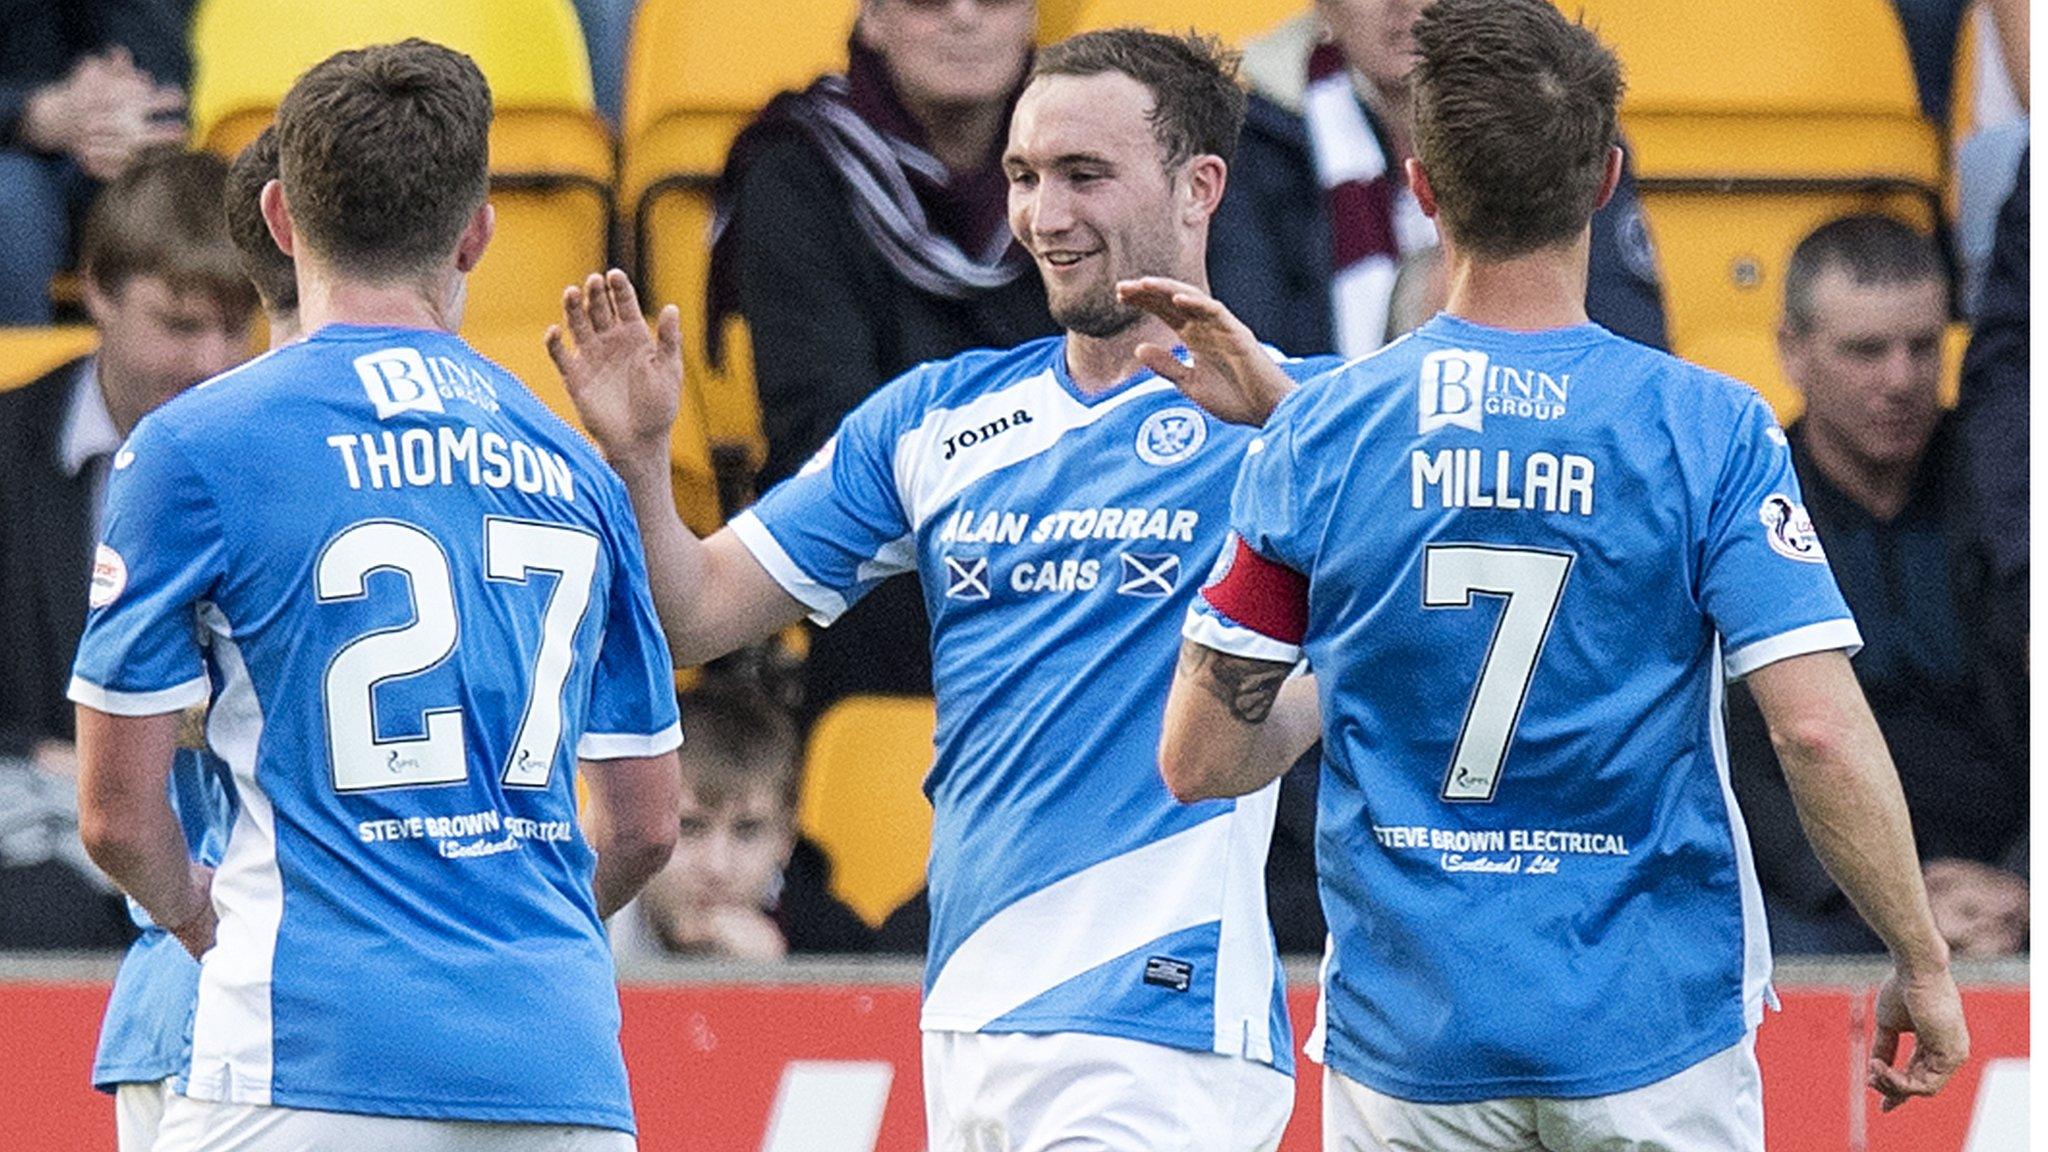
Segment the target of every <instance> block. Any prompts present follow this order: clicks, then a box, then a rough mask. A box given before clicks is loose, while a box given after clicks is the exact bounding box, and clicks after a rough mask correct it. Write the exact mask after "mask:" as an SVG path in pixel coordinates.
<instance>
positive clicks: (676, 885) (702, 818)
mask: <svg viewBox="0 0 2048 1152" xmlns="http://www.w3.org/2000/svg"><path fill="white" fill-rule="evenodd" d="M681 704H682V711H683V723H684V725H685V726H686V727H687V730H688V738H687V739H685V740H684V741H683V748H682V751H681V752H680V753H679V755H680V756H681V758H682V773H683V814H682V834H681V835H680V836H679V837H678V838H677V840H676V850H675V854H674V855H673V856H671V857H670V858H669V862H668V865H667V866H666V867H664V868H663V869H662V870H661V871H660V872H658V873H656V874H655V876H654V878H653V879H652V880H649V881H648V882H647V887H646V888H645V889H643V890H642V891H641V893H640V895H639V897H638V898H636V899H635V900H634V901H633V902H632V903H631V904H628V905H627V906H626V907H624V908H622V909H620V910H619V912H618V914H617V915H615V916H613V917H612V920H611V932H612V943H613V947H614V949H615V950H617V951H618V952H619V953H620V954H621V955H671V956H707V957H708V956H715V957H724V958H728V959H736V960H780V959H782V958H783V957H784V956H787V955H790V954H792V953H807V952H865V951H868V950H869V948H870V947H872V942H873V931H872V930H871V929H869V928H868V926H867V923H866V922H865V921H863V920H862V919H861V918H860V915H859V914H858V913H856V912H855V911H854V910H853V909H851V908H849V907H847V906H846V904H844V903H843V902H841V901H840V900H839V898H838V897H836V896H834V895H832V892H831V886H832V864H831V861H830V860H828V859H827V858H826V856H825V853H824V851H823V850H822V849H820V848H819V847H818V846H817V845H816V844H814V843H812V842H811V841H809V840H807V839H804V838H802V837H801V836H799V835H798V834H797V830H796V799H797V787H798V783H799V780H800V771H799V758H800V756H801V749H802V745H801V742H800V741H799V739H798V738H797V733H796V728H795V726H794V725H793V724H792V723H791V722H790V718H789V716H788V714H787V713H785V712H783V711H782V710H781V709H780V708H778V707H776V706H775V705H774V704H773V703H771V702H770V701H769V700H768V699H767V697H766V696H764V695H762V694H761V693H760V692H758V691H756V690H753V689H751V688H745V687H738V686H734V685H730V684H722V683H720V684H710V685H706V686H703V687H699V688H697V689H694V690H692V691H689V692H685V693H683V695H682V698H681Z"/></svg>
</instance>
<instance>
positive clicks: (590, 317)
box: [546, 268, 683, 467]
mask: <svg viewBox="0 0 2048 1152" xmlns="http://www.w3.org/2000/svg"><path fill="white" fill-rule="evenodd" d="M564 328H566V329H567V331H568V339H566V340H565V339H564V338H563V330H564ZM546 340H547V346H548V355H549V356H550V357H552V358H553V359H554V362H555V370H556V371H557V372H560V373H561V374H562V383H563V384H564V385H566V386H567V387H568V390H569V400H570V402H571V403H573V404H575V405H576V412H577V414H578V415H579V416H581V417H582V418H583V427H584V428H585V429H586V430H587V431H588V432H589V433H590V437H591V439H593V440H595V441H597V446H598V449H599V450H600V451H602V452H603V453H604V455H605V458H606V459H608V460H610V461H611V462H612V465H613V466H614V467H620V466H622V465H624V464H627V463H643V464H644V463H646V462H648V461H649V460H650V459H658V460H660V461H662V462H664V464H665V462H666V461H667V459H668V442H669V429H670V428H671V427H672V426H673V425H674V424H675V420H676V411H677V406H678V404H679V403H680V392H681V388H682V383H683V334H682V318H681V316H680V314H679V313H678V312H677V311H676V306H675V305H673V304H671V305H669V306H668V307H666V308H663V309H662V310H661V316H660V317H659V318H658V319H657V320H656V322H655V327H654V331H652V332H650V331H649V330H648V327H647V321H646V320H644V319H642V317H641V313H640V296H639V294H638V293H637V292H635V291H634V290H633V282H632V280H630V279H629V278H627V276H626V274H625V273H624V272H621V271H619V270H618V269H616V268H614V269H612V270H611V271H610V272H608V273H605V274H603V275H598V274H596V273H593V274H591V276H590V278H589V279H587V280H585V281H584V282H583V283H582V284H581V285H580V286H579V285H571V286H570V287H568V288H567V289H564V290H563V292H562V323H561V324H551V325H549V326H548V331H547V336H546Z"/></svg>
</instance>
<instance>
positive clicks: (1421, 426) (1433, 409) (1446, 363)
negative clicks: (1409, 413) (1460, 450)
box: [1415, 348, 1572, 435]
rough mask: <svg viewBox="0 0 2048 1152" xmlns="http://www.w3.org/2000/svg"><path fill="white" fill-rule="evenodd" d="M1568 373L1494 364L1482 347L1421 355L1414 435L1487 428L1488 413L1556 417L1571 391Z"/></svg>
mask: <svg viewBox="0 0 2048 1152" xmlns="http://www.w3.org/2000/svg"><path fill="white" fill-rule="evenodd" d="M1571 382H1572V378H1571V375H1570V374H1569V373H1567V374H1564V375H1558V376H1552V375H1551V374H1550V373H1548V372H1544V371H1542V370H1540V369H1535V368H1516V367H1512V366H1510V365H1506V364H1497V363H1494V362H1493V360H1492V359H1491V358H1490V357H1488V355H1487V354H1486V353H1484V352H1478V351H1474V350H1471V349H1467V348H1446V349H1443V350H1441V351H1436V352H1431V353H1430V354H1428V355H1427V356H1424V357H1423V358H1422V369H1421V372H1420V373H1419V375H1418V377H1417V380H1416V384H1417V387H1416V402H1417V403H1416V409H1417V410H1416V421H1415V430H1416V432H1417V433H1418V434H1422V435H1427V434H1428V433H1431V432H1434V431H1436V430H1437V429H1439V428H1443V427H1447V426H1449V427H1458V428H1466V429H1469V430H1471V431H1473V432H1484V431H1485V430H1486V418H1487V417H1488V416H1494V417H1507V418H1512V419H1517V420H1555V419H1557V418H1558V417H1560V416H1563V415H1564V412H1565V401H1566V399H1567V397H1568V396H1569V395H1570V391H1571Z"/></svg>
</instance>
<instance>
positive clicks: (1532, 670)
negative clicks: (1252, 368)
mask: <svg viewBox="0 0 2048 1152" xmlns="http://www.w3.org/2000/svg"><path fill="white" fill-rule="evenodd" d="M1232 527H1233V529H1234V531H1235V532H1236V533H1237V534H1238V536H1239V538H1240V539H1239V541H1238V543H1237V544H1235V545H1234V553H1233V556H1232V557H1231V558H1230V559H1229V565H1230V567H1229V569H1228V571H1226V572H1224V573H1223V574H1221V576H1220V577H1218V578H1217V579H1215V580H1214V581H1212V583H1211V585H1210V587H1209V588H1207V589H1206V590H1205V591H1204V594H1203V598H1202V600H1201V601H1200V602H1199V604H1198V606H1197V609H1196V610H1195V611H1194V612H1193V613H1192V614H1191V616H1190V619H1189V621H1188V626H1187V634H1188V635H1189V637H1190V638H1192V639H1195V640H1197V641H1199V642H1202V643H1206V644H1208V645H1210V646H1211V647H1215V648H1218V649H1221V650H1224V651H1229V652H1232V653H1234V654H1237V655H1241V656H1249V657H1255V658H1263V659H1269V660H1286V661H1291V660H1293V659H1295V658H1297V657H1298V656H1299V655H1302V654H1304V653H1305V654H1306V655H1307V657H1308V661H1309V665H1310V667H1311V668H1312V669H1313V670H1314V672H1315V674H1316V677H1317V684H1318V692H1319V695H1320V700H1321V704H1322V716H1323V726H1324V733H1325V739H1324V772H1323V786H1322V790H1321V793H1320V799H1319V804H1320V811H1319V813H1318V824H1317V841H1318V843H1317V864H1318V869H1319V874H1320V882H1321V884H1322V887H1323V904H1324V907H1325V909H1326V910H1327V911H1328V913H1329V920H1330V931H1331V934H1332V953H1331V955H1330V957H1329V962H1328V966H1327V969H1326V973H1325V981H1324V1010H1325V1028H1324V1035H1323V1037H1322V1042H1323V1058H1324V1059H1325V1060H1326V1061H1327V1062H1328V1064H1329V1066H1330V1067H1332V1068H1334V1069H1336V1070H1337V1071H1339V1072H1341V1073H1343V1074H1345V1075H1347V1076H1349V1077H1351V1078H1353V1079H1355V1080H1358V1081H1361V1082H1363V1083H1365V1084H1367V1085H1369V1086H1371V1087H1373V1088H1375V1089H1377V1090H1379V1091H1381V1092H1384V1093H1387V1094H1388V1095H1392V1096H1395V1097H1399V1098H1402V1099H1408V1100H1418V1101H1428V1102H1460V1101H1471V1100H1481V1099H1490V1098H1499V1097H1517V1096H1559V1097H1585V1096H1598V1095H1605V1094H1608V1093H1613V1092H1620V1091H1625V1090H1628V1089H1631V1088H1635V1087H1639V1086H1641V1085H1644V1084H1647V1083H1650V1082H1652V1081H1655V1080H1659V1079H1662V1078H1664V1077H1667V1076H1670V1075H1672V1074H1674V1073H1676V1072H1678V1071H1680V1070H1682V1069H1684V1068H1686V1067H1688V1066H1690V1065H1691V1064H1693V1063H1695V1062H1697V1061H1699V1060H1701V1059H1703V1058H1705V1057H1706V1056H1708V1055H1711V1054H1712V1053H1714V1052H1717V1051H1720V1050H1721V1049H1724V1048H1727V1047H1730V1046H1732V1045H1734V1044H1736V1043H1738V1042H1740V1041H1741V1040H1742V1038H1743V1035H1744V1032H1745V1030H1746V1029H1748V1028H1751V1027H1754V1026H1755V1025H1756V1023H1757V1022H1758V1020H1759V1019H1760V1017H1761V1013H1762V1010H1763V1005H1764V1001H1765V999H1766V998H1767V996H1768V979H1769V974H1770V954H1769V949H1768V943H1767V941H1766V938H1765V932H1764V923H1763V907H1762V899H1761V896H1760V894H1759V892H1758V890H1757V886H1756V878H1755V874H1754V871H1753V869H1752V867H1751V862H1750V860H1749V855H1748V840H1747V836H1746V834H1745V833H1744V831H1743V825H1742V818H1741V815H1740V813H1739V812H1738V811H1737V810H1736V807H1735V800H1734V796H1733V794H1732V792H1731V791H1730V788H1729V783H1728V770H1727V765H1726V753H1725V746H1724V741H1723V738H1722V733H1721V711H1722V709H1721V685H1722V680H1723V676H1724V674H1726V675H1731V676H1739V675H1746V674H1748V673H1750V672H1752V671H1754V670H1756V669H1758V668H1761V667H1763V666H1765V665H1767V664H1770V663H1773V662H1775V661H1778V660H1782V659H1785V658H1787V657H1791V656H1797V655H1800V654H1803V653H1810V652H1815V651H1821V650H1827V649H1840V648H1854V647H1855V646H1856V645H1857V643H1858V642H1859V641H1858V636H1857V632H1856V626H1855V624H1854V622H1853V621H1852V620H1851V619H1850V618H1849V611H1848V608H1847V607H1846V606H1845V605H1844V604H1843V601H1842V598H1841V595H1840V593H1839V592H1837V590H1836V588H1835V583H1834V580H1833V577H1832V576H1831V575H1830V574H1829V571H1828V567H1827V564H1826V558H1825V557H1824V556H1823V555H1822V554H1821V550H1820V547H1819V543H1818V541H1817V540H1816V539H1815V537H1814V534H1813V529H1812V525H1811V524H1810V523H1809V522H1808V521H1807V518H1806V514H1805V511H1804V509H1803V508H1802V507H1801V505H1800V497H1799V490H1798V486H1797V481H1796V480H1795V479H1794V476H1793V471H1792V464H1791V458H1790V455H1789V453H1788V451H1787V449H1786V445H1785V436H1784V433H1783V432H1781V431H1780V430H1779V428H1778V425H1777V422H1776V420H1775V419H1773V417H1772V415H1771V412H1770V409H1769V408H1768V407H1766V406H1765V404H1764V402H1763V400H1762V399H1761V398H1760V397H1759V396H1758V395H1757V394H1756V393H1755V392H1754V391H1752V390H1751V389H1749V388H1747V387H1745V386H1743V385H1741V384H1739V383H1737V382H1735V381H1733V380H1729V379H1727V378H1725V377H1722V376H1718V375H1715V374H1713V373H1711V372H1708V371H1706V370H1704V369H1701V368H1697V367H1694V366H1693V365H1690V364H1687V363H1685V362H1683V361H1681V360H1678V359H1675V358H1673V357H1670V356H1667V355H1664V354H1663V353H1660V352H1655V351H1652V350H1650V349H1648V348H1645V347H1643V346H1641V345H1638V344H1634V343H1631V342H1629V341H1627V340H1623V339H1621V338H1620V337H1617V336H1615V335H1613V334H1612V333H1609V332H1607V331H1606V330H1605V329H1602V328H1599V327H1597V326H1595V325H1590V324H1588V325H1582V326H1578V327H1572V328H1564V329H1556V330H1551V331H1544V332H1527V333H1516V332H1506V331H1501V330H1498V329H1492V328H1486V327H1482V326H1479V325H1475V324H1471V323H1468V322H1465V321H1462V320H1459V319H1456V318H1454V317H1450V316H1439V317H1437V318H1436V319H1435V320H1432V321H1431V322H1429V323H1428V324H1426V325H1424V326H1423V327H1422V328H1421V329H1419V330H1417V331H1416V332H1415V333H1414V334H1412V335H1411V336H1410V337H1409V338H1407V339H1405V340H1403V341H1400V342H1398V343H1396V344H1394V345H1390V346H1389V347H1387V348H1385V349H1383V350H1381V351H1380V352H1378V353H1376V354H1374V355H1372V356H1369V357H1367V358H1365V359H1363V360H1360V361H1356V362H1353V363H1352V364H1350V365H1348V366H1346V367H1345V368H1344V369H1343V370H1341V371H1339V372H1335V373H1332V374H1330V375H1328V376H1325V377H1323V378H1321V379H1319V380H1315V381H1312V382H1310V383H1309V384H1307V385H1304V386H1303V387H1302V388H1301V389H1300V390H1299V391H1297V392H1296V393H1295V394H1294V395H1292V396H1290V397H1289V398H1288V399H1287V400H1286V401H1284V402H1283V403H1282V404H1281V406H1280V407H1279V409H1278V410H1276V411H1275V412H1274V413H1273V416H1272V418H1271V419H1270V420H1269V422H1268V423H1267V426H1266V428H1265V430H1264V431H1263V432H1262V434H1261V435H1260V437H1259V439H1258V440H1256V441H1255V442H1254V443H1253V444H1252V445H1251V447H1250V448H1249V449H1248V450H1247V455H1246V462H1245V467H1244V470H1243V473H1242V475H1241V476H1240V477H1239V480H1238V485H1237V492H1236V495H1235V497H1234V502H1233V508H1232Z"/></svg>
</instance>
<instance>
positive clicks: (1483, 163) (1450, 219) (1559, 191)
mask: <svg viewBox="0 0 2048 1152" xmlns="http://www.w3.org/2000/svg"><path fill="white" fill-rule="evenodd" d="M1415 48H1416V52H1417V54H1418V57H1419V59H1418V61H1417V63H1416V65H1415V70H1414V72H1413V73H1412V74H1411V75H1410V78H1409V83H1410V84H1411V85H1412V87H1413V91H1414V97H1415V100H1414V103H1415V154H1416V156H1417V158H1418V159H1420V160H1421V161H1422V166H1423V168H1424V170H1426V171H1427V172H1428V174H1429V185H1430V188H1431V190H1432V191H1434V192H1435V194H1436V202H1437V209H1438V218H1439V219H1440V220H1441V221H1442V223H1443V225H1444V227H1445V230H1446V231H1448V232H1449V233H1450V234H1451V237H1452V239H1453V240H1454V242H1456V243H1457V244H1458V245H1460V246H1462V247H1464V248H1468V249H1470V250H1471V251H1473V252H1474V253H1476V254H1478V255H1481V256H1486V257H1490V258H1496V259H1499V258H1505V257H1510V256H1519V255H1522V254H1523V253H1526V252H1532V251H1535V250H1536V249H1538V248H1543V247H1547V246H1549V245H1551V244H1556V243H1558V242H1560V241H1563V240H1567V239H1570V238H1571V237H1572V236H1574V235H1576V234H1578V232H1579V231H1580V230H1582V229H1584V228H1585V227H1586V223H1587V221H1589V220H1590V219H1592V216H1593V209H1594V206H1595V204H1596V202H1597V201H1598V200H1599V198H1600V185H1601V183H1602V181H1603V180H1604V179H1605V178H1606V174H1607V156H1608V150H1609V149H1611V148H1612V147H1613V146H1614V142H1615V139H1616V128H1615V118H1616V109H1617V108H1618V107H1619V105H1620V103H1621V90H1622V80H1621V65H1620V63H1619V62H1618V61H1616V60H1615V58H1614V54H1613V53H1612V52H1609V51H1608V50H1607V48H1606V47H1605V46H1603V45H1602V44H1601V43H1600V41H1599V40H1598V39H1597V38H1595V37H1594V35H1593V33H1592V32H1590V31H1588V30H1587V29H1586V28H1585V27H1584V26H1583V25H1580V24H1576V23H1573V22H1571V21H1568V20H1566V19H1565V18H1564V17H1563V16H1562V15H1560V14H1559V13H1558V11H1557V9H1556V8H1555V7H1553V6H1552V5H1551V3H1550V0H1437V2H1436V3H1435V4H1432V5H1430V7H1429V8H1428V9H1427V10H1425V11H1424V12H1423V13H1422V16H1421V18H1420V19H1419V20H1417V21H1416V24H1415Z"/></svg>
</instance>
